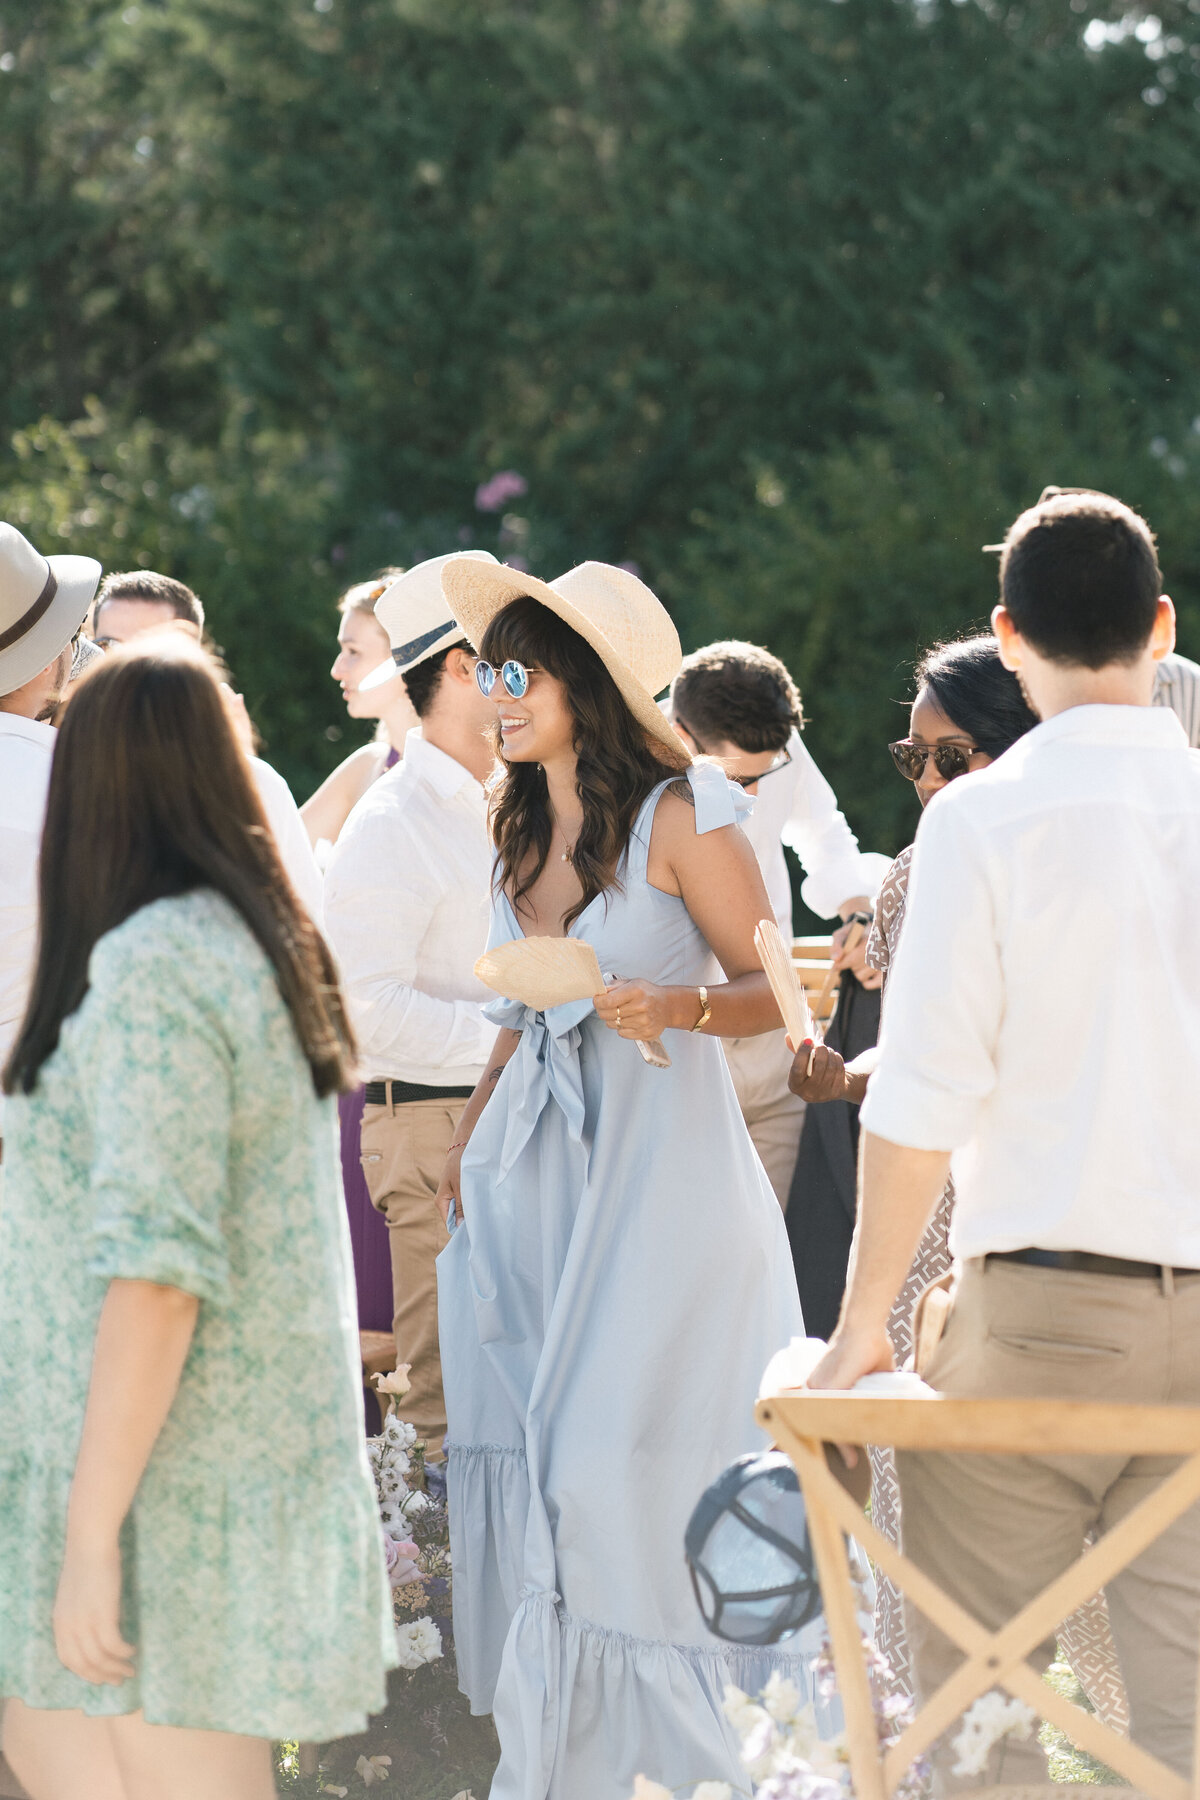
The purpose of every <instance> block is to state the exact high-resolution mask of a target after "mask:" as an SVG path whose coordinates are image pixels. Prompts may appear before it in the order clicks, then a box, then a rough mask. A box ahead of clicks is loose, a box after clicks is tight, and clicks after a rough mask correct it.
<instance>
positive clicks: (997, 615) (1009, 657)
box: [992, 606, 1022, 673]
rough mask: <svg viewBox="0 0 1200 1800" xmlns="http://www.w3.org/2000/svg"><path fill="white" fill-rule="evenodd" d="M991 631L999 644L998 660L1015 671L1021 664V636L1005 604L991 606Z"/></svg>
mask: <svg viewBox="0 0 1200 1800" xmlns="http://www.w3.org/2000/svg"><path fill="white" fill-rule="evenodd" d="M992 631H993V633H994V635H995V638H996V642H997V643H998V644H999V646H1000V661H1001V662H1002V663H1003V664H1004V666H1005V668H1006V669H1009V670H1011V671H1013V672H1014V673H1015V672H1016V670H1017V669H1019V668H1020V666H1021V649H1022V638H1021V634H1020V632H1019V631H1018V630H1017V628H1016V626H1015V625H1014V624H1013V621H1012V614H1011V613H1010V612H1009V610H1008V608H1007V606H994V607H993V608H992Z"/></svg>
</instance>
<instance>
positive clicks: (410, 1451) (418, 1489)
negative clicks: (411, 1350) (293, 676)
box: [367, 1364, 450, 1670]
mask: <svg viewBox="0 0 1200 1800" xmlns="http://www.w3.org/2000/svg"><path fill="white" fill-rule="evenodd" d="M388 1383H391V1385H390V1386H388V1385H386V1384H388ZM408 1386H409V1383H408V1371H407V1367H406V1365H404V1364H401V1366H400V1368H399V1369H397V1370H396V1371H395V1372H394V1374H393V1375H384V1376H380V1377H379V1378H378V1379H377V1381H376V1387H377V1389H378V1390H379V1391H380V1392H381V1393H383V1394H390V1395H392V1396H393V1397H394V1398H401V1397H402V1396H403V1395H404V1394H405V1393H407V1391H408ZM424 1451H425V1447H424V1445H423V1444H422V1443H420V1442H419V1440H418V1438H417V1434H416V1431H415V1429H414V1427H413V1426H412V1425H409V1424H408V1423H406V1421H405V1420H403V1419H402V1418H401V1417H400V1416H399V1414H398V1413H397V1412H396V1411H395V1410H394V1408H393V1409H389V1411H388V1412H387V1413H386V1415H385V1416H384V1421H383V1429H382V1431H381V1432H380V1434H379V1436H378V1437H373V1438H368V1439H367V1460H368V1462H369V1463H370V1465H371V1473H372V1474H373V1475H374V1477H375V1492H376V1497H377V1498H378V1501H379V1518H380V1523H381V1525H382V1528H383V1535H384V1539H385V1545H384V1549H385V1555H386V1560H387V1567H388V1577H389V1581H390V1583H391V1588H392V1607H393V1612H394V1615H395V1622H396V1648H397V1651H398V1654H399V1659H400V1667H401V1668H402V1669H410V1670H411V1669H419V1668H421V1667H422V1666H423V1665H424V1664H425V1663H430V1662H436V1661H437V1659H438V1658H439V1657H440V1656H441V1655H442V1654H443V1645H442V1634H441V1632H440V1631H439V1630H438V1627H437V1625H436V1623H435V1622H434V1620H433V1619H432V1618H431V1617H430V1616H429V1615H428V1613H426V1614H425V1616H424V1617H420V1616H418V1617H414V1616H413V1615H414V1614H415V1613H418V1612H419V1611H420V1610H421V1609H424V1608H428V1607H431V1606H432V1607H433V1608H434V1610H436V1611H437V1612H439V1613H440V1614H441V1615H442V1616H446V1615H448V1614H449V1610H450V1592H449V1590H450V1548H449V1537H448V1532H447V1529H446V1521H445V1506H444V1504H442V1503H441V1502H437V1503H435V1501H434V1500H432V1499H431V1498H430V1496H429V1494H428V1493H427V1492H426V1491H425V1480H426V1476H425V1453H424Z"/></svg>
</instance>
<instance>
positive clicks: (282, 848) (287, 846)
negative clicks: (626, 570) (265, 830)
mask: <svg viewBox="0 0 1200 1800" xmlns="http://www.w3.org/2000/svg"><path fill="white" fill-rule="evenodd" d="M249 762H250V773H251V775H252V776H253V777H254V785H255V787H256V788H257V789H258V797H259V799H260V800H261V801H262V809H263V811H264V813H265V814H266V815H267V824H268V825H269V826H270V827H271V835H272V837H273V838H274V839H275V848H276V849H277V850H278V852H279V860H280V862H281V863H282V864H283V867H284V873H285V874H286V875H287V877H288V880H289V881H290V882H291V884H292V886H293V888H294V889H295V891H296V898H297V899H298V900H299V902H300V904H301V906H303V907H304V909H305V911H306V912H307V913H308V916H309V918H310V919H311V920H312V921H313V923H314V924H315V925H320V923H321V904H322V899H323V895H322V890H321V871H320V869H318V867H317V859H316V857H315V856H314V855H313V847H312V845H311V844H310V842H309V839H308V832H307V831H306V830H305V828H304V820H303V819H302V818H301V817H300V808H299V807H298V806H297V805H296V802H295V800H294V799H293V798H292V790H291V788H290V787H289V786H288V784H287V782H286V781H285V780H284V779H283V776H282V775H281V774H280V773H279V771H278V769H273V768H272V767H271V765H270V763H266V762H264V761H263V759H262V757H261V756H252V757H250V758H249Z"/></svg>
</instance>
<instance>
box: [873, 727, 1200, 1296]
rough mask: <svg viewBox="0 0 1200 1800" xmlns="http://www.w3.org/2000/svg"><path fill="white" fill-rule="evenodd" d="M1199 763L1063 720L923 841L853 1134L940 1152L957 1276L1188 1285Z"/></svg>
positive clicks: (953, 807) (930, 819)
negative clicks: (1162, 1270) (1008, 1261)
mask: <svg viewBox="0 0 1200 1800" xmlns="http://www.w3.org/2000/svg"><path fill="white" fill-rule="evenodd" d="M1198 894H1200V752H1197V751H1194V750H1190V749H1189V748H1188V745H1187V740H1186V736H1185V733H1184V730H1183V727H1182V725H1181V724H1180V722H1179V720H1178V719H1177V718H1176V717H1175V715H1174V713H1173V712H1171V711H1170V710H1168V709H1166V708H1163V707H1152V706H1147V707H1137V706H1079V707H1072V708H1071V709H1070V710H1069V711H1067V712H1064V713H1059V714H1058V715H1056V716H1055V717H1054V718H1052V719H1048V720H1047V721H1046V722H1045V723H1044V724H1042V725H1038V726H1037V727H1035V729H1034V730H1033V731H1031V732H1029V733H1028V734H1027V735H1026V736H1025V737H1023V738H1021V739H1020V741H1019V742H1018V743H1016V744H1014V745H1013V747H1012V748H1011V749H1010V750H1008V751H1006V752H1005V754H1004V755H1003V756H1001V757H1000V758H999V759H998V760H997V761H996V762H994V763H993V764H992V765H991V766H990V767H989V768H987V769H983V770H981V771H980V772H979V773H978V774H974V775H972V776H971V777H970V779H969V780H966V781H955V782H952V783H951V784H950V785H949V786H948V787H947V788H945V789H944V790H943V791H942V792H941V793H940V794H938V795H937V796H936V797H935V798H934V800H933V801H932V802H931V803H930V806H929V808H928V810H927V811H926V813H925V815H924V817H923V818H922V821H921V827H920V830H919V831H918V833H917V842H916V850H915V853H914V856H913V862H912V876H911V880H910V883H909V898H908V912H907V916H906V918H905V924H904V935H903V937H902V939H901V942H900V945H899V949H898V951H897V955H896V961H895V966H894V969H893V971H892V973H891V977H890V979H889V983H888V999H887V1005H886V1007H885V1008H884V1018H883V1035H882V1039H881V1043H880V1058H879V1066H878V1068H877V1069H876V1071H875V1073H874V1074H873V1075H872V1077H871V1084H870V1087H869V1089H868V1092H867V1098H866V1100H865V1102H864V1104H863V1110H862V1123H863V1125H864V1126H865V1128H866V1129H867V1130H869V1131H871V1132H873V1133H874V1134H875V1135H876V1136H877V1137H881V1138H886V1139H888V1140H890V1141H891V1142H892V1143H896V1144H904V1145H909V1146H912V1147H914V1148H916V1149H922V1150H951V1151H952V1152H953V1157H952V1169H953V1174H954V1185H955V1194H956V1202H955V1208H954V1218H953V1223H952V1225H951V1231H950V1244H951V1249H952V1250H953V1251H954V1253H955V1254H956V1255H957V1256H960V1257H972V1256H983V1255H986V1254H987V1253H988V1252H989V1251H993V1250H1020V1249H1024V1248H1026V1247H1027V1246H1035V1247H1038V1248H1041V1249H1047V1250H1087V1251H1092V1252H1094V1253H1097V1254H1100V1255H1107V1256H1122V1257H1130V1258H1133V1259H1134V1260H1137V1261H1141V1262H1162V1263H1172V1264H1175V1265H1178V1266H1182V1267H1185V1268H1200V1104H1198V1100H1197V1097H1198V1096H1200V940H1198V938H1197V932H1196V896H1197V895H1198Z"/></svg>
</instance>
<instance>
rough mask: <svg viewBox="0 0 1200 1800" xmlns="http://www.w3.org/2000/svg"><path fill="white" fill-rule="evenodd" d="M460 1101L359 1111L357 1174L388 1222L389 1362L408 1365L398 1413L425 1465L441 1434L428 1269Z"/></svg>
mask: <svg viewBox="0 0 1200 1800" xmlns="http://www.w3.org/2000/svg"><path fill="white" fill-rule="evenodd" d="M465 1104H466V1102H465V1101H463V1100H408V1101H402V1102H401V1103H400V1104H399V1105H398V1106H396V1107H394V1108H393V1107H388V1106H365V1107H364V1108H363V1119H362V1166H363V1174H364V1175H365V1176H366V1181H367V1189H368V1191H369V1193H370V1195H371V1200H372V1203H373V1204H374V1206H375V1207H376V1208H377V1210H378V1211H379V1212H381V1213H382V1214H383V1216H384V1218H385V1219H386V1220H387V1226H388V1245H389V1248H390V1250H391V1256H392V1304H393V1306H394V1308H395V1317H394V1319H393V1321H392V1329H393V1331H394V1332H395V1334H396V1360H397V1361H398V1362H402V1363H405V1362H406V1363H411V1365H412V1368H411V1371H410V1375H409V1379H410V1381H411V1382H412V1387H411V1389H410V1391H409V1393H408V1394H407V1395H406V1396H405V1398H404V1401H403V1402H402V1404H401V1407H400V1411H401V1413H402V1414H403V1416H404V1417H405V1419H407V1420H408V1421H409V1423H410V1424H412V1425H414V1426H415V1427H416V1431H417V1436H418V1437H420V1438H424V1440H425V1445H426V1453H427V1455H428V1456H429V1457H430V1459H431V1460H436V1459H437V1458H438V1457H440V1456H441V1454H442V1439H443V1438H444V1437H445V1435H446V1402H445V1399H444V1398H443V1395H442V1359H441V1356H440V1354H439V1351H438V1315H437V1270H436V1268H435V1267H434V1264H435V1261H436V1258H437V1255H438V1252H439V1251H440V1250H442V1249H443V1248H444V1247H445V1245H446V1243H447V1241H448V1234H447V1231H446V1221H445V1219H444V1218H443V1216H442V1213H441V1211H440V1209H439V1208H438V1207H437V1206H436V1205H435V1204H434V1196H435V1195H436V1193H437V1190H438V1184H439V1183H440V1181H441V1179H442V1170H443V1168H444V1166H445V1162H446V1152H447V1150H448V1149H449V1148H450V1145H451V1144H452V1143H453V1141H454V1132H455V1127H456V1126H457V1124H458V1120H459V1115H460V1114H461V1112H462V1109H463V1107H464V1106H465Z"/></svg>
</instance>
